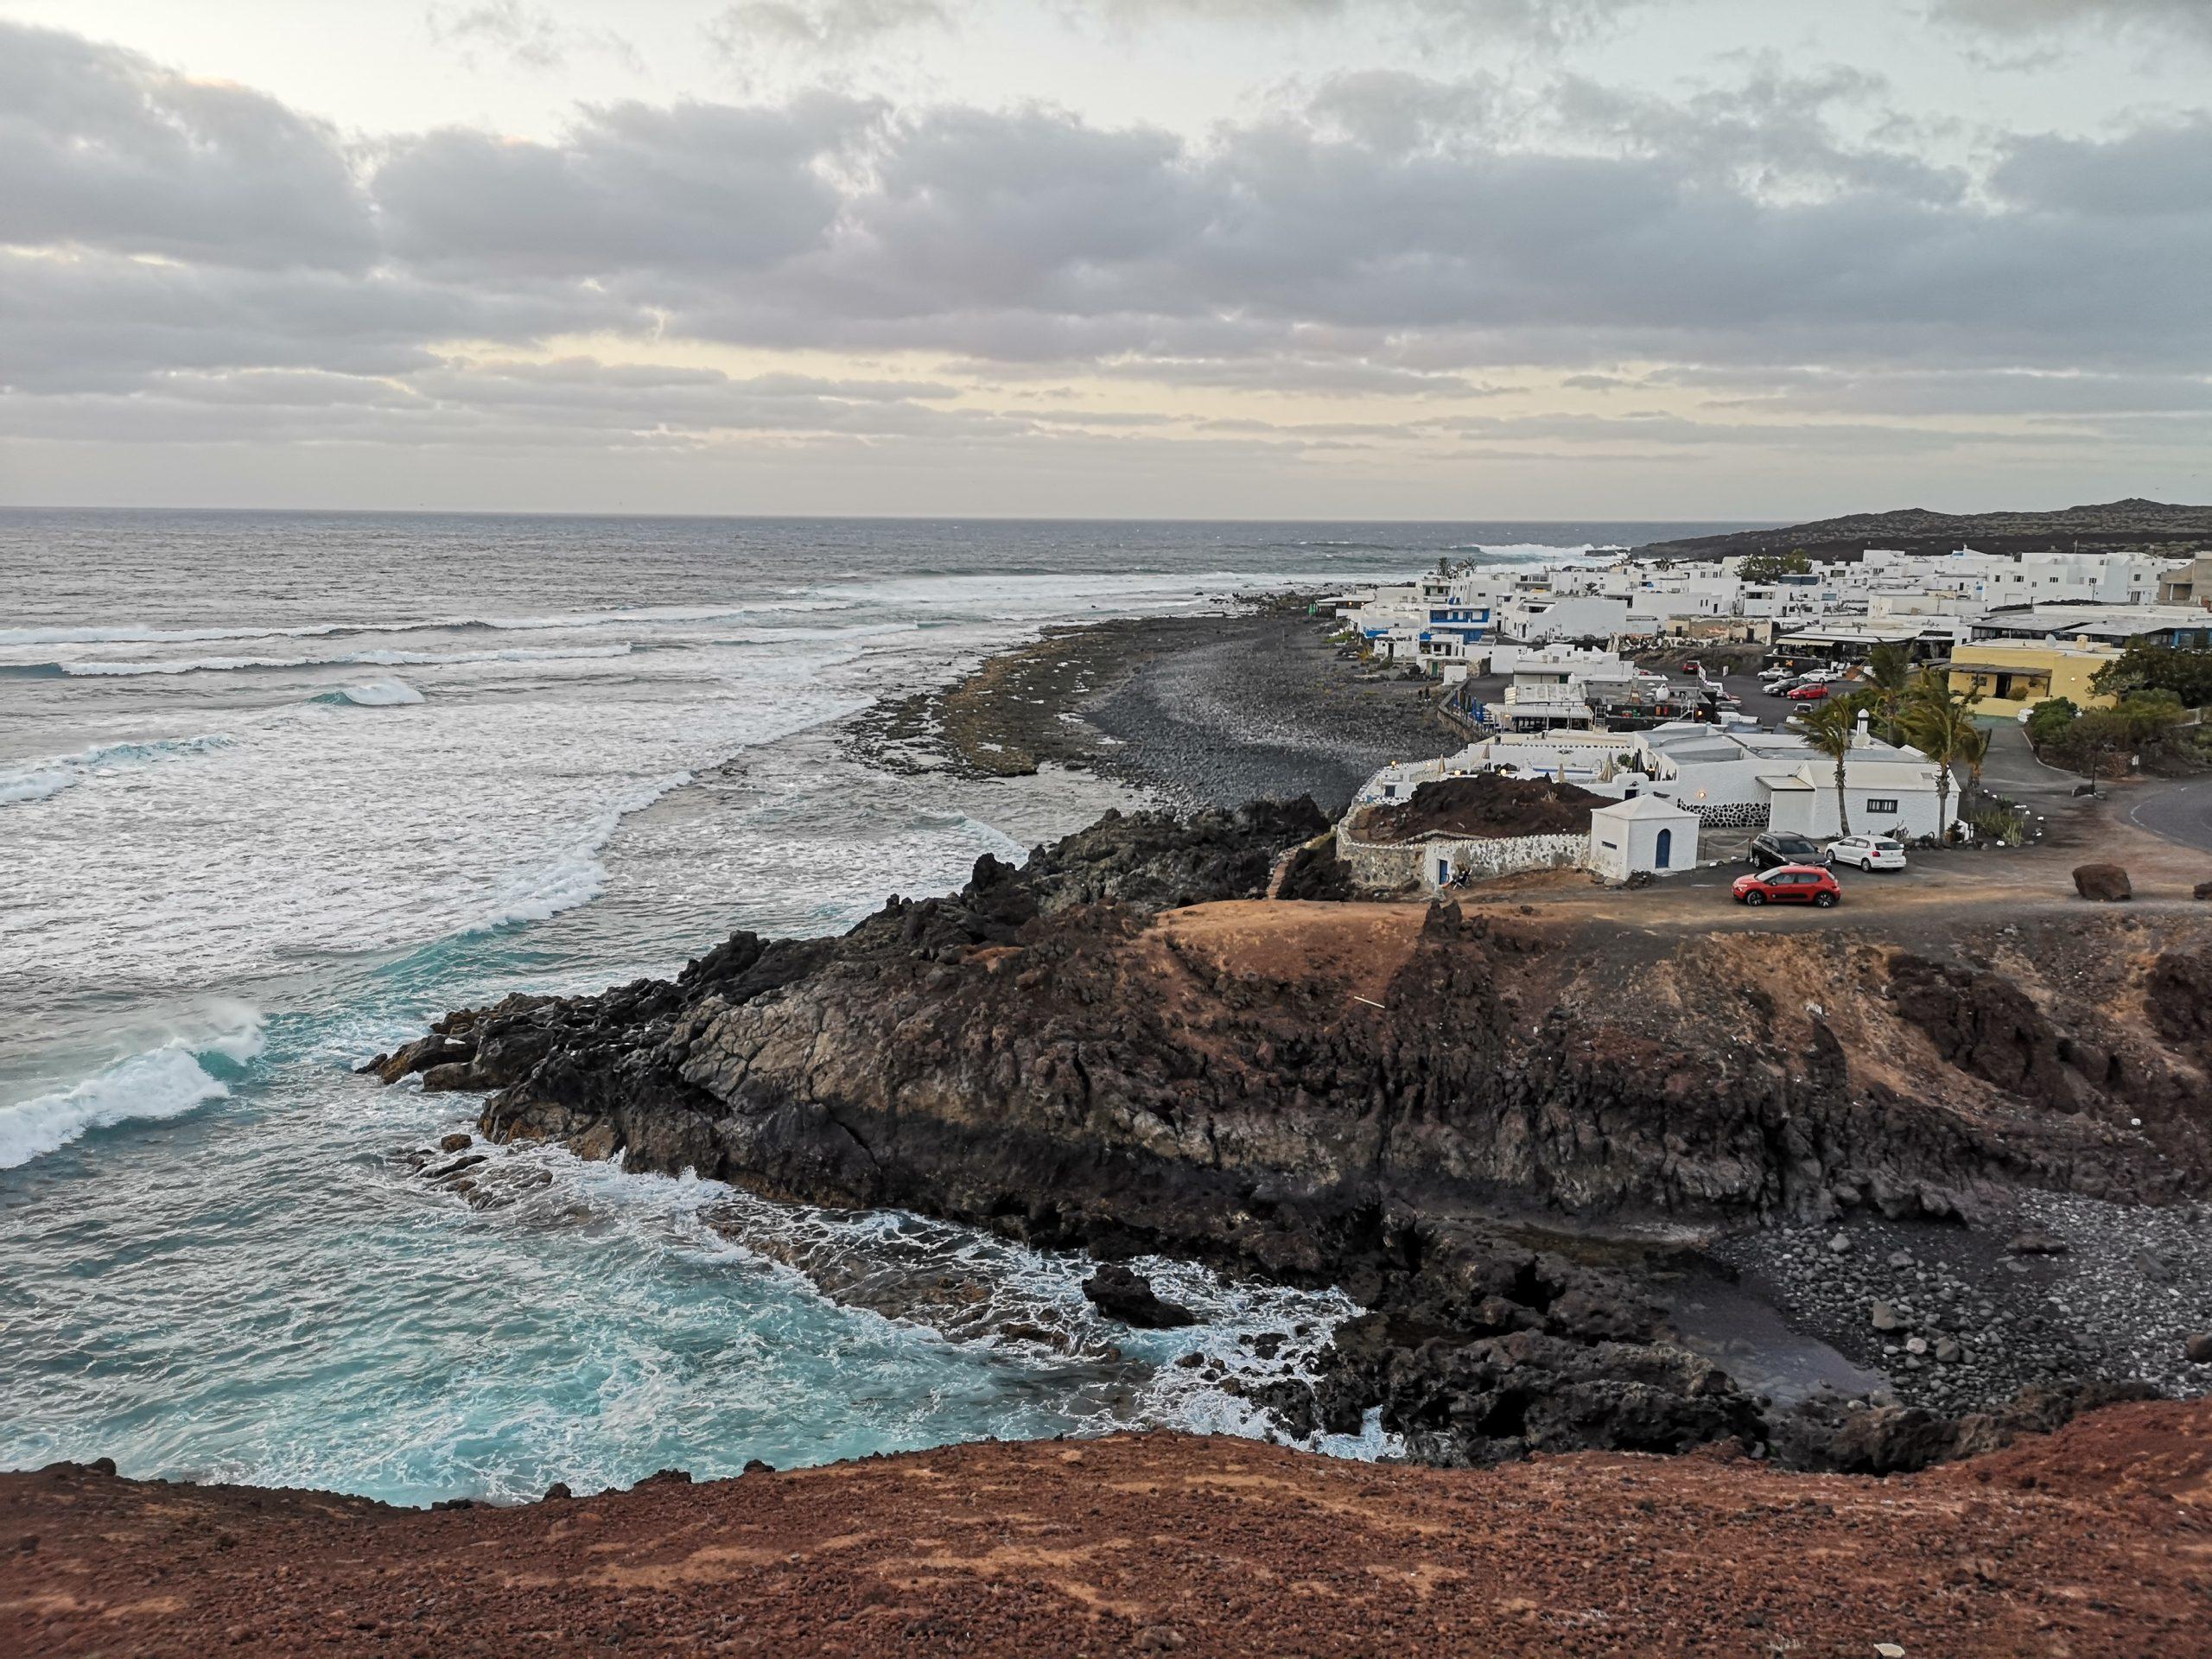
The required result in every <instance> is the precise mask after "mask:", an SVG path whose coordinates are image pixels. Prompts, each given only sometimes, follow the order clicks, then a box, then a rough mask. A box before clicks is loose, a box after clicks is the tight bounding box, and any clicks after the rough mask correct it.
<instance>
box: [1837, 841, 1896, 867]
mask: <svg viewBox="0 0 2212 1659" xmlns="http://www.w3.org/2000/svg"><path fill="white" fill-rule="evenodd" d="M1827 861H1828V862H1829V863H1831V864H1855V865H1857V866H1858V867H1859V868H1860V869H1862V870H1901V869H1903V868H1904V842H1900V841H1892V840H1891V838H1890V837H1889V836H1837V837H1836V839H1835V840H1834V841H1832V842H1829V843H1828V851H1827Z"/></svg>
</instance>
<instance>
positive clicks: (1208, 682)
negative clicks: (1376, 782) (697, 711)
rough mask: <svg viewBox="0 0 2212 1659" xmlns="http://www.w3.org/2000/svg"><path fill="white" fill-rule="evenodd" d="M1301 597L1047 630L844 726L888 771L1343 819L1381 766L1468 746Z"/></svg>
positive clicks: (1421, 693) (1417, 687)
mask: <svg viewBox="0 0 2212 1659" xmlns="http://www.w3.org/2000/svg"><path fill="white" fill-rule="evenodd" d="M1309 603H1310V601H1309V599H1308V597H1307V596H1305V595H1296V596H1288V597H1278V598H1275V599H1271V600H1268V601H1261V602H1258V603H1255V604H1249V605H1247V606H1244V607H1241V608H1240V609H1238V610H1236V611H1235V612H1232V613H1225V614H1219V615H1210V616H1157V617H1139V618H1129V619H1119V620H1112V621H1107V622H1100V623H1095V624H1091V625H1090V626H1081V627H1068V628H1054V629H1051V630H1048V631H1047V632H1046V635H1045V637H1044V638H1043V639H1039V640H1038V641H1037V642H1036V643H1034V644H1033V645H1026V646H1021V647H1018V648H1016V649H1014V650H1012V651H1009V652H1003V653H1001V654H1000V655H998V656H995V657H993V658H989V659H988V661H986V662H984V663H983V664H981V665H979V666H978V667H976V668H975V669H974V670H972V671H969V673H967V674H965V675H963V677H960V678H959V679H957V680H956V681H954V682H953V683H950V684H949V685H946V686H943V687H940V688H938V689H937V690H931V691H925V692H918V693H914V694H912V695H910V696H904V697H900V698H898V699H895V700H891V701H887V702H883V703H880V704H878V705H877V706H875V707H874V708H873V709H868V710H867V711H865V712H864V713H862V714H861V715H856V716H855V718H854V719H853V720H852V721H849V723H848V725H847V727H846V728H845V729H846V733H847V735H848V738H849V741H850V742H851V744H852V746H853V747H854V748H855V752H856V753H861V754H863V755H865V756H866V757H867V758H868V759H869V760H871V761H872V762H873V763H874V764H875V765H877V766H881V767H882V768H884V769H885V770H887V771H889V772H918V771H950V772H956V773H959V774H962V775H968V776H979V777H1025V776H1028V775H1030V774H1032V773H1033V772H1037V771H1039V769H1040V768H1043V767H1047V766H1058V767H1064V768H1068V769H1071V770H1077V771H1090V772H1098V773H1100V774H1102V775H1103V776H1106V777H1109V778H1113V779H1118V780H1120V781H1122V782H1124V783H1127V784H1129V785H1132V786H1134V787H1135V788H1136V789H1137V790H1138V791H1141V793H1142V794H1144V795H1146V796H1147V797H1149V798H1153V799H1155V800H1159V801H1161V802H1166V803H1173V804H1176V805H1179V806H1182V807H1185V808H1196V807H1208V806H1211V807H1235V806H1237V805H1241V804H1243V803H1244V802H1246V801H1250V800H1262V799H1268V800H1295V799H1297V798H1300V796H1310V797H1312V798H1313V799H1314V800H1315V801H1317V802H1319V804H1321V805H1322V806H1323V807H1324V808H1325V809H1326V810H1330V811H1340V810H1343V808H1344V804H1345V803H1346V802H1348V801H1349V800H1350V799H1351V796H1352V793H1353V791H1356V790H1357V788H1358V786H1359V785H1361V784H1363V783H1364V782H1365V781H1366V780H1367V779H1369V778H1370V777H1371V776H1373V775H1374V773H1375V772H1376V771H1377V770H1379V769H1380V768H1381V767H1383V766H1386V765H1388V764H1389V763H1390V762H1391V761H1393V760H1411V759H1422V758H1427V757H1429V756H1433V755H1438V754H1445V753H1450V752H1451V751H1452V750H1453V749H1455V748H1457V747H1459V746H1460V744H1462V743H1463V742H1464V741H1465V738H1464V736H1462V735H1461V734H1459V733H1457V732H1456V731H1454V730H1453V729H1452V728H1449V727H1447V726H1446V725H1445V724H1444V723H1443V722H1442V721H1441V720H1440V718H1439V717H1438V716H1437V715H1436V714H1435V712H1434V710H1433V708H1432V706H1431V705H1430V703H1429V702H1428V700H1427V697H1428V691H1427V686H1426V685H1425V684H1423V683H1415V682H1409V681H1408V680H1406V679H1404V678H1403V677H1393V676H1389V675H1384V674H1378V673H1376V672H1373V671H1368V670H1363V668H1362V667H1361V666H1360V664H1358V663H1357V661H1355V660H1351V659H1349V658H1346V657H1345V656H1344V655H1343V654H1342V653H1341V652H1339V650H1338V647H1337V646H1336V645H1334V644H1333V643H1332V634H1333V632H1334V631H1335V629H1336V627H1337V626H1338V625H1337V623H1336V622H1335V620H1333V619H1332V618H1330V617H1326V616H1317V615H1311V614H1308V607H1309Z"/></svg>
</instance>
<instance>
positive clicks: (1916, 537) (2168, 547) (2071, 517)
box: [1636, 497, 2212, 559]
mask: <svg viewBox="0 0 2212 1659" xmlns="http://www.w3.org/2000/svg"><path fill="white" fill-rule="evenodd" d="M1966 545H1972V546H1974V547H1976V548H1979V549H1980V550H1982V551H1983V552H1986V553H2032V552H2040V551H2043V550H2047V549H2048V550H2057V551H2068V552H2083V553H2087V552H2101V551H2111V550H2117V549H2121V548H2143V549H2146V550H2152V551H2155V552H2158V553H2160V554H2163V555H2167V556H2179V555H2184V554H2189V553H2196V552H2212V506H2189V505H2179V504H2175V503H2171V502H2165V501H2146V500H2144V499H2142V498H2140V497H2130V498H2129V499H2126V500H2124V501H2105V502H2100V503H2098V504H2096V505H2089V506H2078V507H2062V508H2059V509H2058V510H2056V512H1931V511H1929V509H1928V508H1925V507H1903V508H1899V509H1897V511H1895V512H1858V513H1852V514H1849V515H1847V516H1846V517H1844V518H1822V519H1820V520H1818V521H1817V522H1815V523H1812V524H1789V525H1785V526H1783V527H1782V528H1781V529H1778V530H1740V531H1726V532H1724V533H1723V534H1720V535H1718V536H1694V537H1686V538H1684V539H1683V540H1681V541H1673V542H1653V543H1648V544H1646V545H1645V546H1643V547H1639V548H1637V550H1636V556H1637V557H1638V558H1650V559H1719V558H1725V557H1727V556H1731V555H1733V554H1741V553H1794V552H1802V553H1806V554H1809V555H1810V556H1813V557H1815V558H1821V559H1856V558H1858V557H1859V555H1860V554H1861V553H1863V552H1864V551H1865V550H1866V549H1867V548H1869V547H1887V548H1895V549H1897V550H1899V551H1901V552H1906V553H1916V554H1943V553H1948V552H1950V551H1952V550H1954V549H1955V548H1958V547H1961V546H1966Z"/></svg>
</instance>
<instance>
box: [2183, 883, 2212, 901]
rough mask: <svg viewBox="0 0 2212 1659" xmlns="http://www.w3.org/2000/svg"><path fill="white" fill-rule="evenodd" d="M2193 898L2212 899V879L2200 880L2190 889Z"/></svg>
mask: <svg viewBox="0 0 2212 1659" xmlns="http://www.w3.org/2000/svg"><path fill="white" fill-rule="evenodd" d="M2189 896H2190V898H2192V899H2212V881H2200V882H2198V883H2197V884H2196V886H2195V887H2191V888H2190V890H2189Z"/></svg>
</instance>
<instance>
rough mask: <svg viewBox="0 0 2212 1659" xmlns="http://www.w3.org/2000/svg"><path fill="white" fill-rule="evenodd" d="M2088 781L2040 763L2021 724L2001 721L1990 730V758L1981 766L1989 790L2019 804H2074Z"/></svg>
mask: <svg viewBox="0 0 2212 1659" xmlns="http://www.w3.org/2000/svg"><path fill="white" fill-rule="evenodd" d="M2087 781H2088V780H2087V779H2084V778H2082V776H2081V775H2080V774H2079V773H2076V772H2061V771H2060V770H2059V769H2058V768H2057V767H2056V766H2045V765H2044V763H2043V762H2042V761H2040V760H2037V759H2036V752H2035V747H2034V746H2033V745H2032V744H2031V743H2030V742H2029V741H2028V734H2027V733H2026V732H2024V731H2023V730H2022V729H2021V728H2020V722H2019V721H2017V720H2004V721H1996V722H1995V723H1993V725H1991V727H1990V728H1989V754H1988V758H1987V759H1986V760H1984V761H1983V762H1982V766H1981V782H1982V787H1984V788H1985V789H1987V790H1989V791H1992V792H1993V793H1995V794H1999V795H2002V796H2005V798H2008V799H2011V800H2015V801H2038V802H2057V801H2067V800H2071V799H2072V798H2074V791H2075V788H2076V787H2077V786H2079V785H2082V784H2083V783H2085V782H2087Z"/></svg>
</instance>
